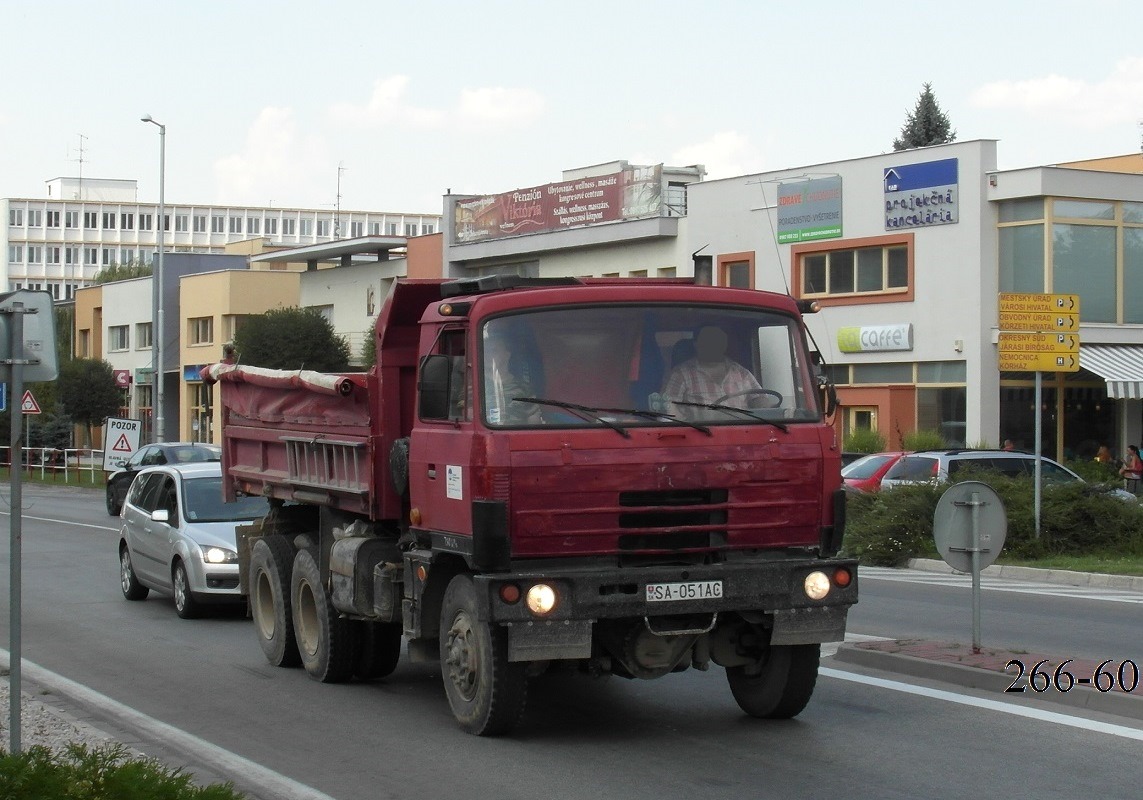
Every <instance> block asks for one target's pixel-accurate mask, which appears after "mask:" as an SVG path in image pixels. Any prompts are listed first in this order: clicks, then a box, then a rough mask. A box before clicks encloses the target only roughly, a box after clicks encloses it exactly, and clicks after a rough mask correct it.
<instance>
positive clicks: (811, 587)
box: [803, 570, 829, 600]
mask: <svg viewBox="0 0 1143 800" xmlns="http://www.w3.org/2000/svg"><path fill="white" fill-rule="evenodd" d="M803 587H804V588H805V590H806V597H808V598H810V599H811V600H821V599H822V598H823V597H825V596H826V595H827V594H829V576H828V575H826V574H825V573H824V572H821V571H820V570H815V571H814V572H811V573H810V574H809V575H807V576H806V581H805V583H804V584H803Z"/></svg>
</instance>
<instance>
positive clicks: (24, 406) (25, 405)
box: [20, 389, 41, 414]
mask: <svg viewBox="0 0 1143 800" xmlns="http://www.w3.org/2000/svg"><path fill="white" fill-rule="evenodd" d="M20 411H22V412H23V413H25V414H39V413H41V412H40V404H39V403H37V402H36V396H35V395H34V394H32V390H31V389H25V390H24V396H23V398H21V399H20Z"/></svg>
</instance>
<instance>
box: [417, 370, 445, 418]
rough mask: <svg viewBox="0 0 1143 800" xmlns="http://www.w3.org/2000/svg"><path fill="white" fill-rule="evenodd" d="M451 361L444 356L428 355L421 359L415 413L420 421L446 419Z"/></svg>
mask: <svg viewBox="0 0 1143 800" xmlns="http://www.w3.org/2000/svg"><path fill="white" fill-rule="evenodd" d="M451 377H452V359H450V358H449V357H448V356H446V355H439V354H434V355H428V356H425V357H424V358H422V359H421V368H420V377H419V378H418V380H417V396H418V402H417V413H418V414H419V415H420V417H421V418H422V419H448V416H449V414H448V410H449V409H448V398H449V379H450V378H451Z"/></svg>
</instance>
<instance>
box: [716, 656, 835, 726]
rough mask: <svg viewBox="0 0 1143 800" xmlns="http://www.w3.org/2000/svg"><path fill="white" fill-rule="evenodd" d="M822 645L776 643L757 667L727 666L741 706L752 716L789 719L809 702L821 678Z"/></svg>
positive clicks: (729, 680) (732, 691) (729, 677)
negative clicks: (780, 644) (758, 670)
mask: <svg viewBox="0 0 1143 800" xmlns="http://www.w3.org/2000/svg"><path fill="white" fill-rule="evenodd" d="M820 657H821V645H817V644H799V645H786V646H773V647H771V648H770V652H769V654H768V655H767V658H766V660H765V662H763V663H762V665H761V671H760V672H756V669H757V668H752V667H749V666H746V667H727V669H726V679H727V681H728V682H729V683H730V691H731V693H732V694H733V695H734V699H735V700H736V701H738V706H739V708H741V709H742V710H743V711H745V712H746V713H747V714H749V715H750V716H752V717H759V718H761V719H789V718H790V717H794V716H797V715H798V713H799V712H800V711H801V710H802V709H803V708H805V707H806V703H808V702H810V696H811V695H812V694H813V693H814V684H815V683H817V679H818V661H819V659H820Z"/></svg>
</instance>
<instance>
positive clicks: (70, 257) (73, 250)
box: [64, 247, 79, 264]
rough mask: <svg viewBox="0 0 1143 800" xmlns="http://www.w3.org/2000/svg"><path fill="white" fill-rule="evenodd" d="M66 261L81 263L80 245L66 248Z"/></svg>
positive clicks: (68, 262) (67, 262)
mask: <svg viewBox="0 0 1143 800" xmlns="http://www.w3.org/2000/svg"><path fill="white" fill-rule="evenodd" d="M64 263H65V264H78V263H79V248H78V247H67V248H64Z"/></svg>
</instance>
